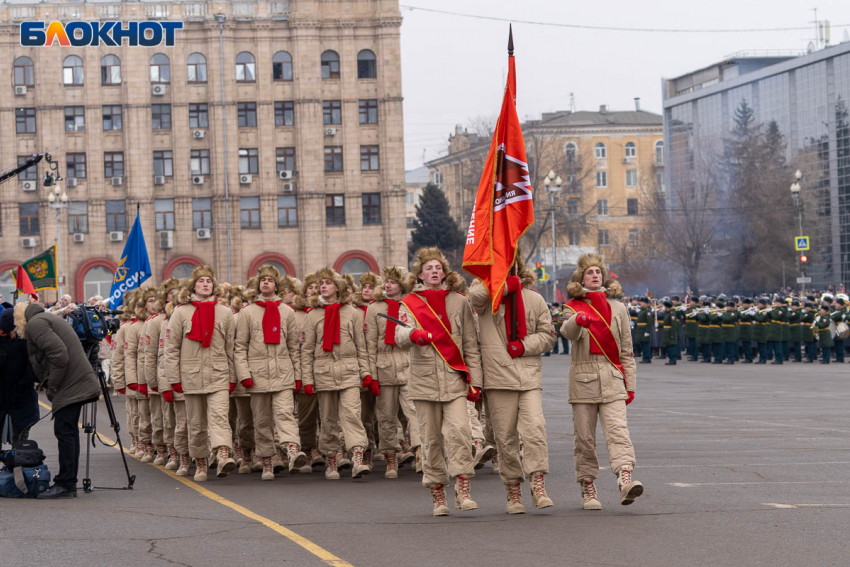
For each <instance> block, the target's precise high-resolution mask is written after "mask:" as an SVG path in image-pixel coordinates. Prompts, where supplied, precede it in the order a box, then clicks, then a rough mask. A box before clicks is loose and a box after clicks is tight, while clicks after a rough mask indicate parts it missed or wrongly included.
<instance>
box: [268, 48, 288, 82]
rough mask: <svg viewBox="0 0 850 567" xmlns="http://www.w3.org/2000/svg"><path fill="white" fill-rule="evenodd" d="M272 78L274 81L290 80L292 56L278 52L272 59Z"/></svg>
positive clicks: (284, 52)
mask: <svg viewBox="0 0 850 567" xmlns="http://www.w3.org/2000/svg"><path fill="white" fill-rule="evenodd" d="M272 78H273V79H274V80H275V81H291V80H292V55H290V54H289V53H287V52H286V51H278V52H277V53H275V54H274V57H272Z"/></svg>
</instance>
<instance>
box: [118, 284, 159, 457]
mask: <svg viewBox="0 0 850 567" xmlns="http://www.w3.org/2000/svg"><path fill="white" fill-rule="evenodd" d="M149 289H151V288H144V289H139V290H137V291H136V295H135V303H134V305H135V307H134V308H133V319H132V320H131V321H130V324H129V325H127V330H126V331H124V378H125V381H126V383H127V389H128V390H129V392H128V393H127V395H128V396H130V397H132V398H133V399H135V400H136V403H135V408H136V409H135V417H134V419H135V423H136V425H135V427H136V438H137V439H136V441H137V444H136V454H135V457H136V458H137V459H139V460H141V459H142V458H143V457H144V456H145V446H147V445H148V444H149V443H150V442H151V412H150V408H149V407H148V392H147V390H148V385H147V382H145V377H144V374H142V375H141V376H140V375H139V337H140V336H141V335H142V327H143V326H144V324H145V323H144V317H145V300H146V299H147V297H145V295H144V294H145V293H146V290H149ZM151 460H153V459H151Z"/></svg>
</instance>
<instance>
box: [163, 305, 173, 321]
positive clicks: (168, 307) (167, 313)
mask: <svg viewBox="0 0 850 567" xmlns="http://www.w3.org/2000/svg"><path fill="white" fill-rule="evenodd" d="M163 313H165V318H166V319H171V315H172V314H173V313H174V302H173V301H169V302H168V303H166V304H165V309H164V310H163Z"/></svg>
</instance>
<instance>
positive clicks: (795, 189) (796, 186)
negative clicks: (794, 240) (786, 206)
mask: <svg viewBox="0 0 850 567" xmlns="http://www.w3.org/2000/svg"><path fill="white" fill-rule="evenodd" d="M794 178H795V181H794V183H792V184H791V195H792V196H793V197H794V204H795V205H796V206H797V220H798V222H799V227H800V232H799V233H798V236H803V201H802V200H801V199H800V189H801V186H800V179H802V178H803V172H802V171H800V170H799V169H798V170H797V171H796V172H795V173H794ZM802 257H803V253H802V252H801V253H800V260H799V265H800V277H805V275H806V274H805V272H804V271H803V262H802ZM805 292H806V283H805V282H803V293H805Z"/></svg>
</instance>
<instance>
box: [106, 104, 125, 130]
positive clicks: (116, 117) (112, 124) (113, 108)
mask: <svg viewBox="0 0 850 567" xmlns="http://www.w3.org/2000/svg"><path fill="white" fill-rule="evenodd" d="M123 128H124V124H123V120H122V115H121V106H120V105H117V104H107V105H104V106H103V130H104V132H105V131H107V130H122V129H123Z"/></svg>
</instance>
